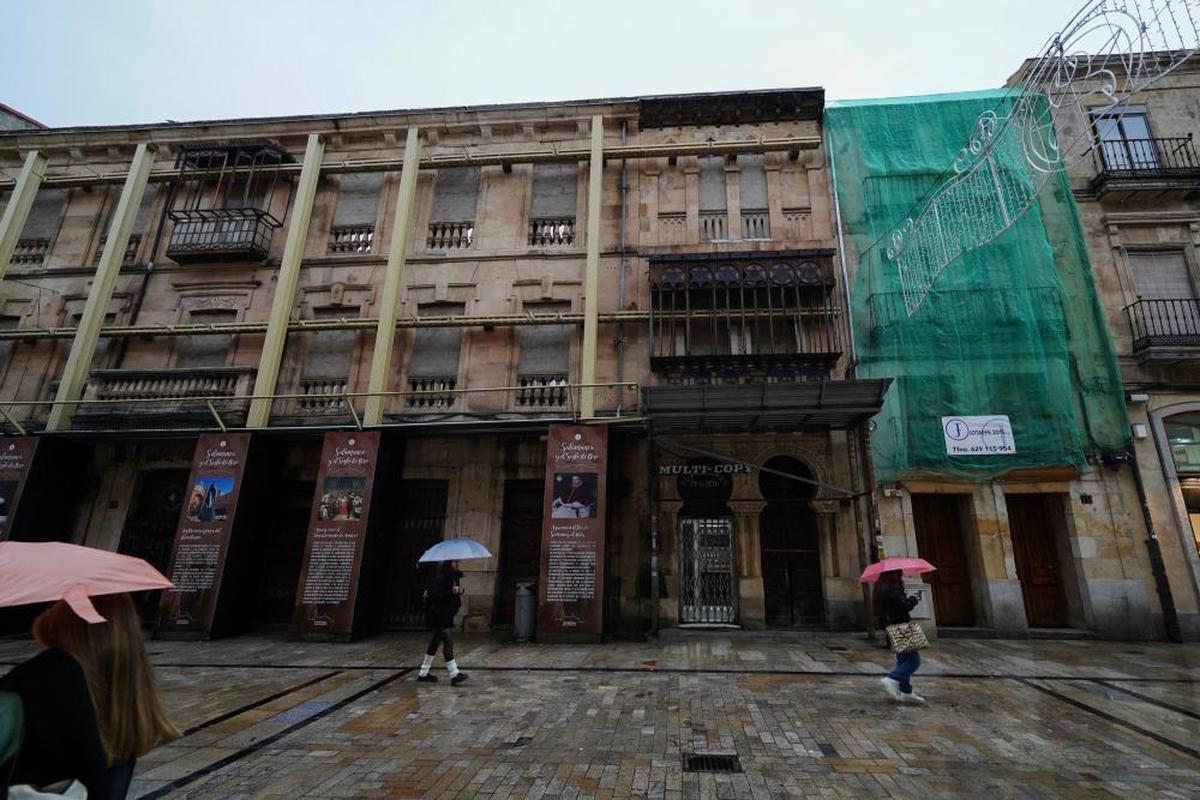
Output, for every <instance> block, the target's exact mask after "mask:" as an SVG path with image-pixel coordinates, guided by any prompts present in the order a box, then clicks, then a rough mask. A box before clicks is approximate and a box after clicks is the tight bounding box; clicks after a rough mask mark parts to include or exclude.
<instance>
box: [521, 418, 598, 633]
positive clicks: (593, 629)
mask: <svg viewBox="0 0 1200 800" xmlns="http://www.w3.org/2000/svg"><path fill="white" fill-rule="evenodd" d="M607 463H608V432H607V430H605V429H604V428H600V427H584V426H575V425H552V426H551V427H550V431H549V435H548V437H547V452H546V493H545V500H544V502H545V509H544V510H545V513H544V514H543V523H542V566H541V579H540V580H539V581H538V615H537V630H538V636H539V637H540V638H544V639H548V640H553V639H555V638H560V639H562V638H576V637H578V638H596V639H598V638H599V637H600V635H601V633H602V630H601V625H602V620H603V609H604V514H605V503H604V496H605V470H606V469H607Z"/></svg>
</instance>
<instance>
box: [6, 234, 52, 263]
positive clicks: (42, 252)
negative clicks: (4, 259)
mask: <svg viewBox="0 0 1200 800" xmlns="http://www.w3.org/2000/svg"><path fill="white" fill-rule="evenodd" d="M48 252H50V240H49V239H18V240H17V247H16V249H15V250H13V254H12V258H11V259H10V260H9V262H8V263H10V264H13V265H14V266H15V265H17V264H23V265H26V266H40V265H41V263H42V262H43V261H45V260H46V253H48Z"/></svg>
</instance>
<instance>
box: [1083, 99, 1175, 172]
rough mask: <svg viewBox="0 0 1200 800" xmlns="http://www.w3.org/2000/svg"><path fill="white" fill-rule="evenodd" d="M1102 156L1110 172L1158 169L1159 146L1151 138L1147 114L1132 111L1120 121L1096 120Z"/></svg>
mask: <svg viewBox="0 0 1200 800" xmlns="http://www.w3.org/2000/svg"><path fill="white" fill-rule="evenodd" d="M1094 124H1095V128H1096V138H1097V139H1098V140H1099V144H1100V156H1101V158H1102V159H1103V161H1104V166H1105V167H1106V168H1107V169H1110V170H1129V169H1143V170H1144V169H1157V168H1158V166H1159V163H1160V159H1159V153H1158V146H1157V143H1156V142H1155V140H1154V139H1152V138H1151V137H1150V123H1149V120H1148V119H1147V118H1146V113H1145V111H1137V110H1130V111H1127V112H1126V113H1125V114H1123V115H1121V116H1119V117H1111V116H1097V117H1096V118H1095V119H1094Z"/></svg>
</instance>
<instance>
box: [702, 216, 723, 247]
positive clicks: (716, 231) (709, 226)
mask: <svg viewBox="0 0 1200 800" xmlns="http://www.w3.org/2000/svg"><path fill="white" fill-rule="evenodd" d="M728 224H729V214H728V213H726V212H724V211H701V212H700V241H702V242H715V241H721V240H724V239H728V238H729V230H728Z"/></svg>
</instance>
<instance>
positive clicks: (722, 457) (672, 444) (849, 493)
mask: <svg viewBox="0 0 1200 800" xmlns="http://www.w3.org/2000/svg"><path fill="white" fill-rule="evenodd" d="M658 441H659V445H660V446H661V447H662V448H664V449H665V450H671V449H672V448H678V449H677V450H676V452H675V455H685V453H680V452H678V450H685V451H688V452H689V453H692V454H694V455H701V456H708V457H709V458H715V459H717V460H718V461H726V462H728V463H730V464H739V465H741V466H743V467H749V468H750V469H752V470H757V471H758V472H766V473H768V474H770V475H778V476H779V477H781V478H790V479H791V480H794V481H799V482H800V483H807V484H810V485H812V486H820V487H822V488H824V489H829V490H830V491H833V492H837V493H838V494H840V495H841V496H842V497H845V498H856V497H859V496H860V495H863V494H865V492H859V491H855V490H853V489H843V488H842V487H841V486H834V485H833V484H831V483H824V482H822V481H818V480H815V479H813V478H802V477H800V476H799V475H793V474H792V473H790V472H783V471H782V470H778V469H772V468H771V467H764V466H763V465H761V464H755V463H754V462H753V461H743V460H741V459H739V458H734V457H733V456H731V455H728V454H726V453H718V452H717V451H715V450H705V449H703V448H700V447H692V446H691V445H687V444H681V443H679V442H676V441H674V440H673V439H662V438H659V440H658Z"/></svg>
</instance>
